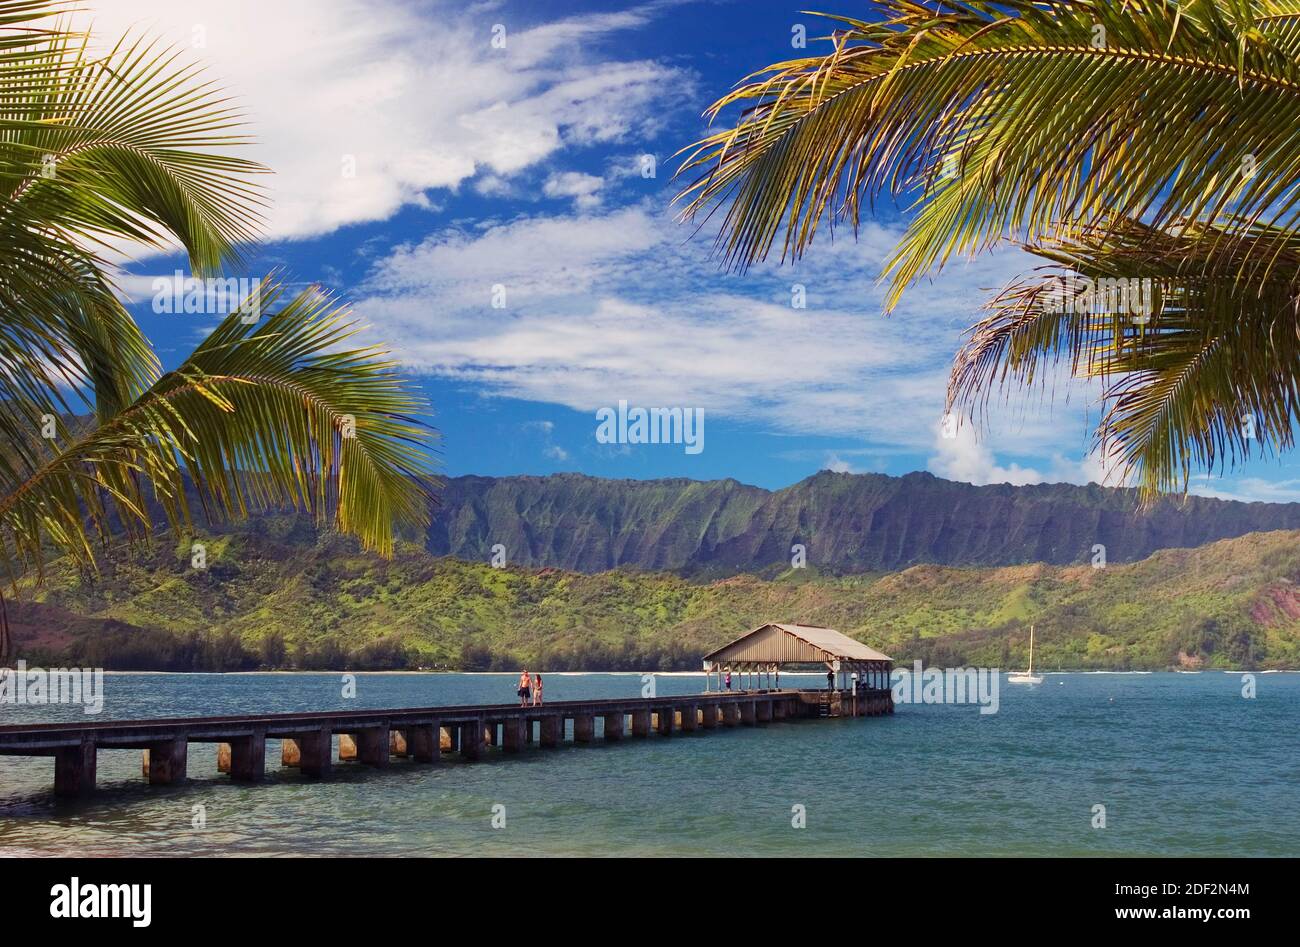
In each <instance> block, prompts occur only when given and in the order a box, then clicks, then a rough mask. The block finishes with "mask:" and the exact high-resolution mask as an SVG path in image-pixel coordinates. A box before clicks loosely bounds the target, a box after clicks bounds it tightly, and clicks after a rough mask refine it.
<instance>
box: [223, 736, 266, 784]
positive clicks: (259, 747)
mask: <svg viewBox="0 0 1300 947" xmlns="http://www.w3.org/2000/svg"><path fill="white" fill-rule="evenodd" d="M265 774H266V730H265V729H264V728H258V727H254V728H253V732H252V733H251V734H249V735H248V736H246V737H241V738H239V739H237V740H231V741H230V778H231V779H234V780H238V781H239V782H241V783H252V782H257V781H258V780H259V779H261V778H262V777H263V776H264V775H265Z"/></svg>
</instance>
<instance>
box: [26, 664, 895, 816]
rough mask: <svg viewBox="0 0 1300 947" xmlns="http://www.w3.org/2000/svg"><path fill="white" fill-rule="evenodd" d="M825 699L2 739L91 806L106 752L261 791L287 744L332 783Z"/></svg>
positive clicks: (161, 777)
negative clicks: (276, 749)
mask: <svg viewBox="0 0 1300 947" xmlns="http://www.w3.org/2000/svg"><path fill="white" fill-rule="evenodd" d="M826 693H827V692H826V691H820V690H818V691H807V690H790V689H780V690H778V689H772V690H754V691H741V692H733V693H704V694H685V695H676V696H671V697H649V698H632V699H614V700H574V701H557V702H553V703H548V704H544V705H542V706H538V707H520V706H518V705H511V704H478V705H461V706H449V707H426V708H412V709H394V710H360V709H358V710H353V711H331V712H325V713H303V714H255V715H249V716H238V717H188V718H187V717H181V718H170V719H159V720H112V721H104V722H94V723H75V724H68V723H54V724H33V725H30V726H13V727H0V756H46V757H53V758H54V791H55V793H56V794H57V795H59V796H65V797H77V796H86V795H88V794H90V793H91V792H93V790H94V788H95V769H96V762H97V758H98V754H99V751H100V750H122V749H127V750H130V749H136V750H142V751H143V767H142V772H143V776H144V778H145V779H147V780H148V781H149V782H150V783H153V784H156V785H168V784H171V783H176V782H179V781H182V780H184V779H185V778H186V776H187V773H188V771H189V763H190V747H191V745H192V744H208V745H211V746H215V749H216V752H215V753H213V754H212V755H211V756H210V757H209V759H210V760H211V764H210V765H213V766H214V768H215V769H216V770H219V771H220V772H224V773H228V774H229V775H230V778H231V779H232V780H237V781H241V782H254V781H256V780H259V779H261V778H262V777H263V776H264V774H265V772H266V751H267V741H268V740H279V741H280V754H281V756H280V762H281V765H282V766H285V767H292V768H296V769H297V770H299V771H300V772H301V773H302V775H303V776H305V777H311V778H316V779H323V778H326V777H328V776H329V774H330V771H331V769H332V768H333V766H335V765H336V760H337V762H338V763H356V764H359V765H365V766H387V765H388V764H389V761H390V760H392V759H393V758H395V757H396V758H405V759H409V760H410V761H412V762H414V763H437V762H438V761H439V760H440V759H441V758H442V757H443V755H444V754H452V753H454V754H458V755H459V756H460V757H462V758H464V759H466V760H477V759H480V758H481V756H482V755H483V754H484V753H487V752H497V751H499V752H501V753H518V752H520V751H521V750H524V749H525V748H526V747H528V746H530V745H533V746H536V747H537V748H539V749H551V748H555V747H558V746H560V744H562V743H566V742H572V743H578V744H581V743H592V742H595V741H597V740H600V741H603V742H615V741H618V740H623V739H629V738H630V739H648V738H650V737H651V735H652V734H653V735H654V738H656V739H662V738H665V737H670V736H672V735H673V734H675V733H679V732H680V733H699V734H704V733H708V732H710V731H713V730H716V729H718V728H726V727H754V726H760V725H763V724H767V723H771V722H773V721H781V720H793V719H796V718H801V717H809V718H821V717H824V716H826V714H825V713H824V710H823V708H824V705H825V703H826ZM835 696H836V697H838V700H837V701H836V703H837V704H838V706H839V707H840V708H842V712H843V713H844V715H846V716H878V715H880V714H887V713H892V712H893V701H892V699H891V697H890V692H889V691H888V690H887V689H880V690H876V689H871V690H865V689H861V688H860V689H858V690H856V691H854V692H852V693H844V692H839V693H837V694H836V695H835Z"/></svg>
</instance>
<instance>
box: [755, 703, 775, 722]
mask: <svg viewBox="0 0 1300 947" xmlns="http://www.w3.org/2000/svg"><path fill="white" fill-rule="evenodd" d="M754 716H755V717H757V718H758V722H759V723H767V722H768V721H770V720H771V719H772V702H771V701H770V700H759V701H755V703H754Z"/></svg>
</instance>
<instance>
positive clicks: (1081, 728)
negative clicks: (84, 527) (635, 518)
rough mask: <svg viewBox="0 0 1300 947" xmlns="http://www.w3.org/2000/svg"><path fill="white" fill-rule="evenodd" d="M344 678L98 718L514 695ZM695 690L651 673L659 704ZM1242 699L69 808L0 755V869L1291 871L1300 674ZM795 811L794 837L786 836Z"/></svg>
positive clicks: (345, 767) (595, 682) (111, 797)
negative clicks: (30, 858)
mask: <svg viewBox="0 0 1300 947" xmlns="http://www.w3.org/2000/svg"><path fill="white" fill-rule="evenodd" d="M357 680H358V693H357V696H356V698H355V702H351V701H348V702H345V701H344V700H343V698H342V697H341V685H340V675H338V674H293V675H288V674H285V675H280V674H253V675H215V674H213V675H175V674H156V675H155V674H147V675H127V674H110V675H108V676H107V678H106V692H107V699H106V706H105V710H104V712H103V714H101V715H100V716H99V717H98V718H97V719H100V720H107V719H113V718H127V717H154V716H185V715H191V714H194V715H200V714H229V713H256V712H279V711H298V710H328V709H331V708H335V707H339V708H342V707H345V706H346V707H356V706H357V705H358V704H360V705H363V706H368V707H402V706H429V705H437V704H453V703H480V702H500V701H503V700H508V699H510V697H511V696H512V694H513V688H514V675H491V674H475V675H470V674H456V675H448V674H427V675H426V674H400V675H399V674H391V675H385V674H361V675H358V676H357ZM804 680H805V681H806V683H807V686H815V684H816V682H817V679H816V678H815V677H809V678H806V679H804ZM702 683H703V679H702V678H701V677H699V676H660V677H659V678H658V679H657V689H658V692H659V693H660V694H672V693H695V692H698V691H699V690H700V689H701V688H702ZM782 683H783V684H795V683H796V678H795V677H794V676H793V675H789V676H787V675H783V676H782ZM1256 686H1257V689H1258V696H1257V697H1256V698H1255V699H1253V700H1251V699H1244V698H1243V697H1242V696H1241V689H1242V683H1241V676H1240V675H1239V674H1233V675H1229V674H1223V673H1217V672H1216V673H1210V672H1207V673H1204V674H1199V675H1191V674H1149V675H1137V674H1134V675H1125V674H1060V675H1053V674H1049V675H1048V676H1047V678H1046V682H1045V683H1044V684H1043V685H1041V686H1038V687H1024V686H1017V685H1009V684H1006V683H1005V678H1004V680H1003V684H1002V687H1001V706H1000V709H999V712H998V713H996V714H991V715H981V714H980V713H979V712H978V708H976V707H974V706H942V705H928V706H926V705H910V706H900V707H899V708H898V711H897V713H896V714H895V715H894V716H892V717H886V718H866V719H842V720H831V721H791V722H786V723H773V724H770V725H767V726H764V727H760V728H754V729H750V728H735V729H719V730H717V731H714V732H712V733H708V734H705V733H697V734H678V735H675V736H673V737H671V738H669V739H659V738H657V737H655V736H652V737H651V738H649V739H648V740H633V739H631V738H629V739H627V740H625V741H623V742H622V743H618V744H611V745H604V744H601V743H595V744H592V745H589V746H572V745H567V746H564V747H562V748H560V749H557V750H541V749H538V748H534V747H529V748H528V749H526V750H525V751H524V752H523V753H521V754H519V755H518V756H512V757H505V756H503V755H502V754H500V752H499V751H495V750H493V751H488V752H487V753H486V754H485V756H484V759H483V760H482V761H481V762H478V763H464V762H461V761H460V760H458V759H456V758H455V757H444V762H443V763H441V764H439V765H437V766H427V765H418V764H414V763H409V762H407V761H404V760H394V761H393V763H392V765H391V766H390V767H389V768H388V769H387V770H372V769H366V768H363V767H361V766H359V765H356V764H352V763H349V764H339V765H337V766H336V767H335V772H334V776H333V778H332V779H330V780H328V781H325V782H313V781H309V780H305V779H303V778H301V777H300V776H299V775H298V773H297V771H296V770H281V768H280V765H279V758H280V757H279V750H278V744H277V743H276V742H275V741H271V742H269V743H268V747H267V770H268V777H267V780H266V781H265V782H264V783H262V784H260V785H251V786H250V785H240V784H235V783H231V782H230V781H229V779H228V778H227V777H225V776H223V775H220V774H218V773H217V768H216V749H215V747H214V746H212V745H200V744H192V745H191V747H190V760H189V775H190V780H189V782H188V783H187V784H185V785H182V786H174V787H156V786H155V787H150V786H147V785H146V784H145V783H144V782H143V780H142V778H141V776H140V754H139V751H126V750H121V751H107V752H104V751H101V753H100V756H99V787H100V789H99V792H98V793H97V794H96V795H95V796H94V797H93V798H91V799H90V800H87V801H84V802H75V803H68V802H62V801H57V800H55V799H54V798H53V796H52V794H51V791H50V790H51V787H52V785H53V761H52V760H50V759H48V758H47V759H27V758H18V757H0V853H9V854H78V855H97V854H104V855H110V854H111V855H134V854H184V855H327V854H337V855H369V854H379V855H495V854H528V855H531V854H548V853H555V854H594V855H705V854H709V855H718V854H722V855H755V854H757V855H869V856H880V855H1020V854H1024V855H1098V856H1114V855H1297V854H1300V754H1298V753H1297V750H1300V741H1298V740H1297V737H1296V730H1297V723H1298V722H1300V675H1297V674H1261V675H1258V676H1257V677H1256ZM640 691H641V678H640V676H639V675H631V674H588V675H560V674H552V675H548V676H547V679H546V696H547V698H548V699H551V700H563V699H570V698H579V697H589V696H603V697H614V696H638V695H639V694H640ZM68 719H86V718H83V717H82V715H81V712H80V710H79V709H78V708H70V707H14V706H12V705H0V723H3V724H10V723H20V722H37V721H48V720H68ZM1098 804H1100V805H1104V806H1105V807H1106V827H1105V828H1104V829H1097V828H1093V827H1092V821H1093V818H1094V813H1093V806H1094V805H1098ZM494 806H503V807H504V810H497V811H498V812H502V811H503V812H504V816H505V825H504V827H502V828H494V827H493V825H492V817H493V809H494ZM794 806H803V807H804V810H805V811H806V820H807V826H806V828H803V829H796V828H793V827H792V825H791V820H792V807H794ZM196 807H201V808H196ZM198 812H202V813H203V815H204V816H205V817H206V824H205V826H204V827H202V828H195V827H194V826H193V821H194V819H195V815H196V813H198Z"/></svg>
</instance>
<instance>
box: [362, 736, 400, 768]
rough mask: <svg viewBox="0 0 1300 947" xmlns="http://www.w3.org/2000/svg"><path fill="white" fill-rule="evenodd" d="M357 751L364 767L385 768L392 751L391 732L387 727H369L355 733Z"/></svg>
mask: <svg viewBox="0 0 1300 947" xmlns="http://www.w3.org/2000/svg"><path fill="white" fill-rule="evenodd" d="M357 749H358V750H359V751H360V752H359V756H360V759H361V762H362V763H364V764H365V765H366V766H387V765H388V754H389V753H390V752H391V751H392V731H391V730H389V729H388V727H370V728H367V729H365V730H358V731H357Z"/></svg>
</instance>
